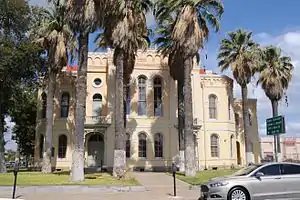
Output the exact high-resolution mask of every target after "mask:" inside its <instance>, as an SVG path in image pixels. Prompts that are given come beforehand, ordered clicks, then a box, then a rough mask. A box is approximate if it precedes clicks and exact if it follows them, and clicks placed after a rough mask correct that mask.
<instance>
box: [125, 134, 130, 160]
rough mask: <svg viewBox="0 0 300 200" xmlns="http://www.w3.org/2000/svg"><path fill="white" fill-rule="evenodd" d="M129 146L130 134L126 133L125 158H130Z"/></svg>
mask: <svg viewBox="0 0 300 200" xmlns="http://www.w3.org/2000/svg"><path fill="white" fill-rule="evenodd" d="M130 148H131V145H130V134H129V133H126V158H130V154H131V151H130Z"/></svg>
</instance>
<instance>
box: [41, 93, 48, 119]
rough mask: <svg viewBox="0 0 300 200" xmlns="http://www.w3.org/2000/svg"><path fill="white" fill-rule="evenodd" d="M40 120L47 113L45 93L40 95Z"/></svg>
mask: <svg viewBox="0 0 300 200" xmlns="http://www.w3.org/2000/svg"><path fill="white" fill-rule="evenodd" d="M41 97H42V118H46V111H47V95H46V93H45V92H43V93H42V96H41Z"/></svg>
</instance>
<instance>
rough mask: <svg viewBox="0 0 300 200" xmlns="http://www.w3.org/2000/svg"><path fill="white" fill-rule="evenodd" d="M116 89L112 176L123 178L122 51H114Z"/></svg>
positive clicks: (124, 162) (124, 158)
mask: <svg viewBox="0 0 300 200" xmlns="http://www.w3.org/2000/svg"><path fill="white" fill-rule="evenodd" d="M115 51H117V52H116V53H117V54H118V55H117V60H116V88H115V150H114V167H113V176H115V177H118V178H121V177H124V173H125V165H126V157H125V140H124V139H125V138H124V113H123V112H124V102H123V101H124V98H123V95H124V92H123V90H124V87H123V85H124V82H123V70H124V69H123V57H124V52H123V50H122V49H116V50H115Z"/></svg>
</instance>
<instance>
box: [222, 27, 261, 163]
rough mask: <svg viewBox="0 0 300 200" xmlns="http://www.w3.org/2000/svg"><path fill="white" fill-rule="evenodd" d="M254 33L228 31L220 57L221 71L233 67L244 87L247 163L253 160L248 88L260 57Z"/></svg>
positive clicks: (236, 77) (233, 72) (243, 101)
mask: <svg viewBox="0 0 300 200" xmlns="http://www.w3.org/2000/svg"><path fill="white" fill-rule="evenodd" d="M251 36H252V33H251V32H246V31H244V30H241V29H239V30H237V31H236V32H230V33H228V38H226V39H223V40H222V41H221V45H220V50H219V55H218V59H220V61H219V67H220V68H221V71H222V72H223V71H225V70H227V69H228V68H229V67H230V68H231V71H232V74H233V77H234V79H235V80H236V82H237V83H238V84H239V85H240V86H241V89H242V110H243V121H244V137H245V146H246V147H245V149H246V161H247V164H249V163H251V162H252V160H253V153H252V148H251V141H250V138H249V126H250V124H249V120H250V119H249V110H248V102H247V101H248V99H247V96H248V88H247V85H248V83H250V81H251V77H252V76H253V75H254V74H255V72H256V71H257V67H258V62H259V59H258V57H257V55H258V53H259V51H258V48H257V47H258V45H257V44H256V43H255V42H254V41H253V40H252V39H251Z"/></svg>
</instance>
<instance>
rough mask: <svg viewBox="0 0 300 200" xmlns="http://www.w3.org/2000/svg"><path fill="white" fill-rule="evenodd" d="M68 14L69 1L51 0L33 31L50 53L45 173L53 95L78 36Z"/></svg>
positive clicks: (48, 165) (49, 144)
mask: <svg viewBox="0 0 300 200" xmlns="http://www.w3.org/2000/svg"><path fill="white" fill-rule="evenodd" d="M66 17H67V13H66V3H65V2H62V1H60V0H54V1H52V2H51V4H50V8H49V10H44V12H43V20H42V22H41V23H40V24H39V26H38V27H37V30H33V34H34V35H35V37H36V38H37V40H36V42H37V43H39V44H41V45H42V47H43V48H44V49H46V50H47V54H48V76H47V81H48V83H47V111H46V134H45V148H44V153H43V164H42V172H44V173H50V172H51V171H52V170H51V151H52V135H53V108H54V103H53V98H54V94H55V87H56V80H57V76H58V75H59V74H60V72H61V70H62V67H64V66H66V65H67V63H68V51H67V47H68V46H69V45H70V44H71V43H72V42H73V43H74V41H75V37H74V35H73V33H72V31H71V30H70V27H69V26H68V24H67V22H66Z"/></svg>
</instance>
